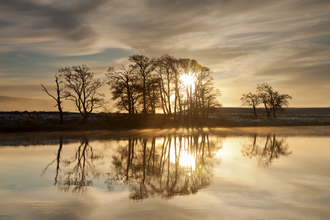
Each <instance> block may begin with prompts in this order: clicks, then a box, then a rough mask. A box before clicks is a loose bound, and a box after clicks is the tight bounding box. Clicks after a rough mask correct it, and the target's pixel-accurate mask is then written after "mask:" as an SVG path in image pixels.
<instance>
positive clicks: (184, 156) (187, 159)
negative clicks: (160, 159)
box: [179, 151, 195, 170]
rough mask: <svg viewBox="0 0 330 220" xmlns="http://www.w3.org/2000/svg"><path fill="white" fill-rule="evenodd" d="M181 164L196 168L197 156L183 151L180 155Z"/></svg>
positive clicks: (192, 168)
mask: <svg viewBox="0 0 330 220" xmlns="http://www.w3.org/2000/svg"><path fill="white" fill-rule="evenodd" d="M179 164H180V165H181V166H184V167H187V168H189V169H191V170H195V157H193V156H192V155H190V154H188V153H187V152H186V151H183V152H181V155H180V160H179Z"/></svg>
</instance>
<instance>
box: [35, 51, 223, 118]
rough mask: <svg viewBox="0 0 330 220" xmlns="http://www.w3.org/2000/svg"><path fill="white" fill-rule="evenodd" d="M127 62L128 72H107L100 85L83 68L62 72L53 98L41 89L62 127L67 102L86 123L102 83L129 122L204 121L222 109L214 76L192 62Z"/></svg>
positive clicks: (164, 58)
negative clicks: (149, 118) (137, 118)
mask: <svg viewBox="0 0 330 220" xmlns="http://www.w3.org/2000/svg"><path fill="white" fill-rule="evenodd" d="M129 61H130V62H131V64H130V65H129V66H127V67H125V66H122V67H121V68H115V67H109V69H108V71H107V73H106V80H104V81H101V80H100V79H94V74H93V73H92V72H90V71H89V68H88V67H87V66H85V65H82V66H72V67H64V68H60V69H59V71H58V73H57V74H55V83H56V93H57V95H56V96H53V95H51V94H50V93H49V92H48V90H47V89H46V87H45V86H43V85H41V86H42V87H43V91H45V92H46V93H47V94H48V95H49V96H51V97H52V98H53V99H54V100H55V101H56V106H57V107H58V109H59V113H60V118H61V123H62V122H63V116H62V106H61V103H62V99H68V100H71V101H72V102H73V103H74V104H75V107H76V109H77V110H78V111H79V112H80V114H81V115H82V117H83V119H84V121H86V120H87V119H88V117H89V116H90V114H91V113H92V111H93V110H94V109H96V108H99V107H102V105H103V104H104V98H103V96H104V95H103V94H100V93H98V92H97V90H98V89H99V88H100V87H101V86H103V85H104V84H105V83H107V84H108V85H110V90H111V94H112V100H114V101H116V104H117V107H118V109H119V110H122V111H125V112H127V113H128V116H129V118H132V117H133V116H134V115H136V114H155V113H156V112H162V113H163V114H166V115H169V116H174V117H178V118H182V116H183V115H186V116H188V117H187V118H189V119H192V118H197V117H199V116H201V117H203V118H208V116H209V114H210V112H211V110H212V109H213V108H215V107H219V106H220V104H219V102H218V98H219V97H220V96H221V93H220V91H219V90H218V89H216V88H215V87H214V85H213V78H212V71H211V70H210V69H209V68H207V67H204V66H202V65H201V64H199V63H198V62H197V61H196V60H191V59H177V58H174V57H172V56H170V55H163V56H162V57H160V58H150V57H147V56H144V55H133V56H130V57H129ZM61 84H63V85H64V86H63V87H64V88H61Z"/></svg>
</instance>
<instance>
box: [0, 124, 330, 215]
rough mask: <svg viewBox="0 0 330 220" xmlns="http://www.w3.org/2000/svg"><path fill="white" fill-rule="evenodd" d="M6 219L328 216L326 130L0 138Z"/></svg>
mask: <svg viewBox="0 0 330 220" xmlns="http://www.w3.org/2000/svg"><path fill="white" fill-rule="evenodd" d="M0 144H1V146H0V207H1V208H0V219H171V218H172V219H330V169H329V168H330V130H329V128H328V127H304V128H299V127H291V128H262V129H256V128H244V129H242V128H241V129H218V130H217V129H216V130H177V131H175V130H146V131H135V132H124V133H121V134H120V135H119V134H116V133H107V132H93V133H48V134H16V135H14V134H13V135H2V136H1V138H0Z"/></svg>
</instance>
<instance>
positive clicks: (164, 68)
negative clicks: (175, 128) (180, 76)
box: [154, 54, 175, 115]
mask: <svg viewBox="0 0 330 220" xmlns="http://www.w3.org/2000/svg"><path fill="white" fill-rule="evenodd" d="M173 62H174V58H173V57H171V56H169V55H167V54H166V55H163V56H162V57H160V58H158V59H156V60H155V61H154V66H155V71H156V72H157V76H158V79H159V81H158V82H159V91H160V98H161V104H162V109H163V113H164V114H169V115H171V114H172V106H171V104H172V102H171V96H172V94H173V88H172V84H173V81H174V74H175V73H174V72H173Z"/></svg>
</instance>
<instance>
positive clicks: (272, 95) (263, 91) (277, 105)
mask: <svg viewBox="0 0 330 220" xmlns="http://www.w3.org/2000/svg"><path fill="white" fill-rule="evenodd" d="M257 91H258V93H259V96H260V97H261V100H262V102H263V103H264V105H265V108H266V112H267V117H268V118H269V117H270V113H271V111H273V117H274V118H276V114H275V113H276V111H277V110H279V109H282V108H283V107H285V106H288V105H289V101H288V100H291V99H292V97H291V96H289V95H288V94H280V93H279V92H278V91H274V90H273V88H272V87H271V86H270V85H269V84H268V83H262V84H258V86H257Z"/></svg>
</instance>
